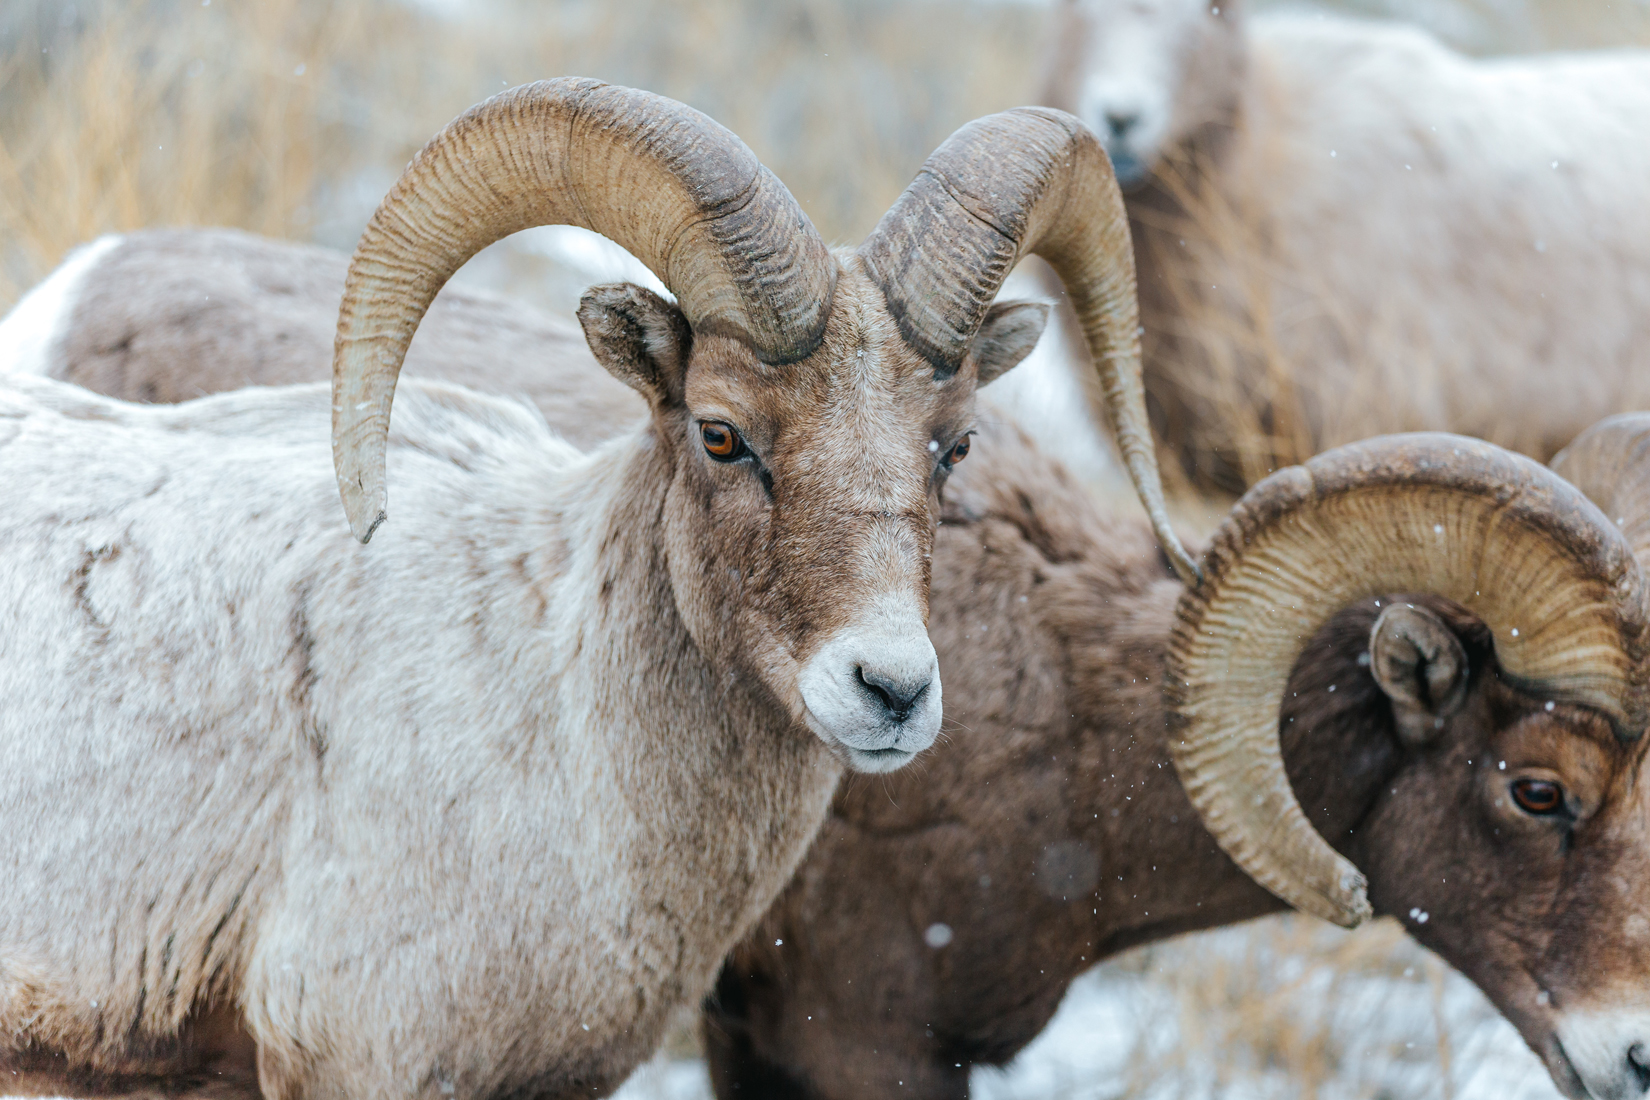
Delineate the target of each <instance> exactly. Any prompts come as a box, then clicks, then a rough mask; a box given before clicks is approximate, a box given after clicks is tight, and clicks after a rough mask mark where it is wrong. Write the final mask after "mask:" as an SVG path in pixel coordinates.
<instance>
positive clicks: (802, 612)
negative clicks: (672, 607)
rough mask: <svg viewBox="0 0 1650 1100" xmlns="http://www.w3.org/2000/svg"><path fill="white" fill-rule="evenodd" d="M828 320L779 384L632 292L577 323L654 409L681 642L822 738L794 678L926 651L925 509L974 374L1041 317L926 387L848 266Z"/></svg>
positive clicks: (1017, 313) (1026, 338)
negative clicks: (814, 345)
mask: <svg viewBox="0 0 1650 1100" xmlns="http://www.w3.org/2000/svg"><path fill="white" fill-rule="evenodd" d="M835 303H836V304H835V307H834V308H833V311H832V314H831V317H830V321H829V324H828V327H827V329H826V333H825V338H824V341H823V343H822V344H821V345H820V346H819V348H818V349H817V350H816V351H815V352H814V353H813V354H812V355H810V356H809V357H808V358H807V359H804V360H802V361H801V362H798V363H795V364H790V365H786V366H778V367H775V366H768V365H764V364H762V363H760V362H758V361H757V360H756V358H755V357H754V356H753V355H752V353H751V352H750V350H749V349H748V347H746V346H745V345H744V344H742V343H740V342H739V341H737V340H734V339H731V338H728V337H724V336H717V335H709V336H699V337H697V338H696V337H695V335H694V333H693V332H692V331H691V330H690V328H689V327H688V325H687V323H686V321H685V320H684V319H683V317H682V315H681V313H680V312H679V311H678V310H677V309H676V308H675V307H674V306H672V305H670V304H668V303H666V302H664V301H663V300H662V299H659V298H658V297H656V296H655V295H653V294H652V293H650V292H648V291H645V290H642V289H640V288H637V287H633V286H612V287H598V288H595V289H594V290H592V291H591V292H589V293H588V294H587V295H586V297H585V300H584V302H583V304H582V305H581V308H580V313H579V316H580V321H581V323H583V325H584V327H585V331H586V335H587V336H588V338H589V341H590V346H591V348H592V350H593V351H594V352H595V353H596V356H597V358H598V359H599V360H601V361H602V363H603V365H604V366H606V367H607V368H608V370H609V371H610V372H612V373H613V374H614V375H615V376H616V377H618V378H620V379H621V380H622V381H625V382H627V383H628V384H630V385H632V386H633V387H634V388H636V389H637V390H638V391H639V392H641V393H642V394H643V395H644V396H645V397H647V399H648V401H649V403H650V404H651V406H652V412H653V424H652V438H653V442H654V443H655V445H656V446H657V447H658V450H659V465H660V469H661V470H668V471H669V475H668V476H669V478H670V483H669V487H668V490H667V492H666V496H665V502H664V511H665V521H666V522H665V525H664V526H665V529H666V530H667V531H669V532H670V535H669V536H668V539H667V545H666V547H665V554H666V558H667V561H666V563H665V565H666V568H667V569H668V572H669V576H670V580H671V585H672V588H673V591H674V595H675V599H676V603H677V607H678V609H679V611H680V613H681V615H682V618H683V621H684V622H685V623H686V625H687V627H688V630H689V631H690V632H691V633H692V635H693V637H694V639H695V641H696V642H697V643H698V644H699V646H700V647H701V648H702V649H703V650H704V651H705V652H706V653H708V654H718V655H726V656H727V658H728V661H729V664H730V665H731V667H730V668H729V670H728V671H729V673H730V674H735V673H736V674H739V675H742V676H746V677H749V678H752V679H754V680H756V681H758V682H761V683H763V684H764V685H766V687H767V689H768V690H769V691H770V692H771V693H772V694H773V696H774V697H775V698H776V699H777V700H778V701H779V702H780V704H781V705H782V706H784V707H786V708H787V709H788V710H789V711H790V712H791V713H792V714H793V715H794V716H795V717H797V718H798V719H799V720H802V721H806V722H808V724H809V725H810V726H813V727H814V728H815V729H816V730H817V729H819V727H820V725H821V724H829V723H828V722H827V721H826V720H825V718H824V717H823V716H821V715H819V714H817V713H815V712H816V711H817V710H818V704H817V703H816V702H814V701H813V700H809V699H805V698H804V689H805V687H806V683H805V682H804V681H803V679H802V673H803V672H804V670H806V668H807V667H808V666H809V663H810V661H813V660H814V659H815V658H816V657H817V656H818V654H819V652H820V650H821V647H822V646H824V645H825V644H827V643H829V642H830V641H831V640H832V639H833V638H838V637H841V636H844V635H849V634H853V633H855V632H857V631H860V630H862V629H864V630H865V631H867V632H868V633H875V631H876V629H877V627H878V625H879V623H880V622H881V621H883V620H890V621H891V620H895V619H898V620H899V621H901V622H906V623H908V624H909V628H910V629H911V630H912V631H914V632H915V633H916V635H917V636H918V638H919V639H920V640H921V641H922V644H923V645H924V646H926V644H927V643H926V639H925V638H922V625H923V623H924V622H925V621H926V619H927V613H928V604H927V593H928V583H929V572H930V569H929V561H930V554H931V550H932V545H933V534H934V525H935V521H936V518H937V516H938V509H939V494H940V490H941V488H942V487H943V485H944V483H945V480H946V478H947V477H948V476H949V473H950V463H949V462H948V459H949V457H950V454H951V452H952V448H953V446H954V445H955V444H956V443H957V442H958V441H959V440H960V439H962V438H963V437H964V436H965V435H966V433H967V432H969V431H970V430H971V429H972V428H973V414H974V413H973V410H974V390H975V384H976V379H977V377H978V372H979V369H980V365H981V363H985V364H987V365H988V367H989V368H995V369H998V370H1000V369H1006V367H1001V366H999V364H1000V362H1001V361H1002V360H1003V358H1004V356H1005V354H1006V355H1007V357H1008V358H1009V359H1010V361H1011V363H1012V362H1013V361H1018V358H1019V357H1020V356H1022V355H1023V354H1024V353H1025V352H1026V351H1029V350H1030V347H1031V346H1032V345H1033V344H1034V343H1035V341H1036V337H1037V335H1038V334H1039V333H1040V331H1041V323H1040V321H1041V314H1040V313H1039V316H1038V323H1037V324H1036V325H1035V326H1034V327H1033V328H1032V329H1031V330H1029V331H1028V330H1027V325H1026V323H1025V318H1024V316H1023V314H1024V312H1025V310H1024V309H1023V308H1021V309H1015V308H1013V307H999V308H998V309H997V310H996V311H994V312H993V314H992V315H991V316H988V318H987V320H986V322H985V325H984V326H982V329H981V333H980V335H979V337H978V338H977V341H976V352H975V353H974V354H971V355H970V356H969V358H968V359H967V360H966V361H965V363H964V365H963V368H962V369H961V370H960V371H958V372H957V373H956V374H955V375H952V376H950V377H947V378H936V377H935V372H934V370H933V369H932V367H930V366H929V365H928V364H927V363H926V362H925V361H924V360H922V359H921V358H920V357H919V356H917V355H916V354H915V353H914V352H912V351H911V349H910V348H909V346H908V345H907V344H906V343H905V342H904V341H903V340H902V339H901V338H900V336H899V334H898V331H897V330H896V329H895V327H894V325H893V324H892V322H891V321H890V320H889V318H888V316H887V313H886V312H885V310H883V309H881V308H877V307H879V306H880V303H881V297H880V294H878V292H877V291H876V290H875V288H873V287H871V286H869V285H868V284H867V283H866V282H865V281H864V279H863V277H862V276H860V275H859V274H858V269H857V267H856V266H854V264H853V261H852V260H849V261H848V266H846V267H845V269H844V270H843V271H842V272H841V274H840V276H839V280H838V283H837V291H836V297H835ZM1005 349H1007V351H1006V352H1005ZM1016 351H1017V354H1016V353H1015V352H1016ZM1011 363H1010V365H1011ZM707 423H710V424H716V425H727V426H731V428H732V429H733V431H734V432H736V433H737V435H738V437H739V442H738V444H737V447H736V455H737V457H735V458H733V459H732V460H731V461H720V460H718V458H717V457H715V456H714V455H712V454H711V453H709V452H708V451H707V448H706V446H705V442H704V439H703V438H702V435H701V432H702V426H703V425H705V424H707ZM844 585H846V586H847V589H846V590H847V593H848V595H849V598H847V599H844V598H843V595H844V587H843V586H844ZM896 625H897V624H896ZM853 671H854V670H853V669H850V670H849V675H852V674H853ZM870 671H871V669H870V663H869V661H867V662H866V664H865V672H866V675H867V677H869V674H870ZM933 695H934V696H935V697H937V696H938V686H937V684H936V685H935V687H934V691H933ZM935 718H936V719H937V712H936V714H935ZM833 747H837V748H839V749H840V746H833ZM918 747H919V748H922V747H926V742H924V743H923V744H922V745H920V746H918ZM908 755H909V754H908V753H907V754H904V756H905V758H908ZM849 756H850V762H853V763H856V764H858V763H859V761H858V760H857V759H855V758H853V756H852V754H851V753H850V754H849Z"/></svg>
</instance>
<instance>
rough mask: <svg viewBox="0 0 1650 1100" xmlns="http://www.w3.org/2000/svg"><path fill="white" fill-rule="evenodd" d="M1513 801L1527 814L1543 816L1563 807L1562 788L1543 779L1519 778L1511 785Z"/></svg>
mask: <svg viewBox="0 0 1650 1100" xmlns="http://www.w3.org/2000/svg"><path fill="white" fill-rule="evenodd" d="M1512 796H1513V801H1514V802H1517V803H1518V808H1519V809H1521V810H1523V811H1524V812H1525V813H1527V814H1536V815H1538V816H1545V815H1547V814H1556V813H1558V812H1559V811H1560V810H1562V809H1564V788H1563V787H1560V786H1559V785H1558V784H1557V783H1550V782H1548V781H1547V780H1545V779H1520V780H1517V781H1515V782H1514V783H1513V785H1512Z"/></svg>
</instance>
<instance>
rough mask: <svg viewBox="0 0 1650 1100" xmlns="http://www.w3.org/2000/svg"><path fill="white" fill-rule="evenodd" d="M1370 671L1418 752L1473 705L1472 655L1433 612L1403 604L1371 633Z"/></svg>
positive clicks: (1384, 615) (1394, 606)
mask: <svg viewBox="0 0 1650 1100" xmlns="http://www.w3.org/2000/svg"><path fill="white" fill-rule="evenodd" d="M1369 670H1370V672H1371V673H1373V674H1374V676H1375V682H1376V683H1377V684H1379V685H1380V688H1381V690H1382V691H1384V692H1385V693H1386V696H1387V698H1388V699H1390V700H1392V716H1393V718H1394V719H1395V720H1396V722H1397V725H1398V737H1399V739H1400V740H1401V741H1403V743H1404V744H1406V745H1408V746H1409V747H1411V748H1418V747H1420V746H1421V745H1424V744H1426V743H1427V742H1429V741H1431V740H1432V739H1433V738H1435V737H1437V736H1438V734H1439V733H1441V732H1442V731H1443V728H1444V723H1445V720H1446V719H1448V718H1449V716H1450V715H1452V714H1454V713H1455V712H1456V711H1458V710H1460V709H1461V705H1462V704H1463V703H1465V702H1466V699H1467V671H1468V670H1467V651H1466V649H1465V648H1464V647H1463V646H1462V645H1461V639H1459V638H1457V637H1456V636H1455V631H1453V630H1451V629H1450V628H1449V626H1448V624H1446V623H1445V622H1444V620H1443V619H1441V618H1439V617H1438V616H1437V615H1436V614H1434V613H1433V612H1431V611H1429V610H1427V609H1426V608H1424V607H1413V606H1411V605H1409V604H1403V603H1397V604H1392V605H1390V606H1388V607H1387V609H1386V610H1385V611H1382V612H1381V617H1380V618H1378V619H1376V620H1375V626H1374V627H1373V628H1372V629H1371V630H1370V632H1369Z"/></svg>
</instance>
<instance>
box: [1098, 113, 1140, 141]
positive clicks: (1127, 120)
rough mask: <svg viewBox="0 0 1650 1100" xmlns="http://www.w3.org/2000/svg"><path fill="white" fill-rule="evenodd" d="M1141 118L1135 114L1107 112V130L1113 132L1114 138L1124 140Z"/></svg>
mask: <svg viewBox="0 0 1650 1100" xmlns="http://www.w3.org/2000/svg"><path fill="white" fill-rule="evenodd" d="M1139 121H1140V116H1139V115H1138V114H1136V113H1133V112H1128V113H1123V112H1114V111H1107V112H1106V128H1107V129H1109V130H1110V131H1111V134H1112V137H1115V138H1122V137H1124V136H1125V135H1127V134H1128V132H1129V131H1130V130H1132V129H1133V128H1134V126H1135V124H1136V123H1138V122H1139Z"/></svg>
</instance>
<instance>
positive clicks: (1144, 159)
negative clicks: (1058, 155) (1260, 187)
mask: <svg viewBox="0 0 1650 1100" xmlns="http://www.w3.org/2000/svg"><path fill="white" fill-rule="evenodd" d="M1239 23H1240V21H1239V19H1238V18H1237V14H1236V11H1235V10H1234V8H1233V6H1232V4H1231V3H1230V2H1228V0H1067V2H1066V3H1065V4H1064V5H1063V6H1062V9H1061V11H1060V14H1059V18H1058V23H1057V31H1056V33H1057V35H1058V42H1059V45H1058V46H1057V49H1058V50H1059V51H1060V53H1061V54H1062V58H1061V61H1062V63H1063V65H1064V66H1066V67H1067V68H1068V69H1069V70H1070V71H1069V73H1068V75H1067V77H1066V78H1065V81H1064V83H1065V86H1066V87H1065V91H1064V92H1063V93H1060V94H1058V95H1057V97H1056V98H1059V99H1064V100H1066V102H1063V103H1057V104H1056V105H1057V106H1062V107H1065V108H1067V109H1068V110H1070V111H1071V112H1072V113H1073V114H1075V115H1077V116H1078V117H1079V118H1081V119H1082V120H1083V121H1084V122H1085V123H1087V124H1088V125H1089V127H1090V128H1091V129H1093V130H1094V132H1095V133H1096V134H1098V135H1100V139H1101V141H1102V142H1104V143H1105V146H1106V152H1107V153H1108V154H1110V156H1111V160H1112V165H1113V167H1114V168H1115V169H1116V172H1117V182H1118V183H1119V184H1120V185H1121V186H1122V187H1123V188H1124V189H1125V190H1127V189H1129V188H1132V187H1137V186H1139V185H1140V184H1142V183H1144V182H1145V180H1146V178H1147V177H1148V176H1150V174H1151V172H1152V169H1153V168H1154V167H1155V166H1156V164H1157V162H1158V160H1159V158H1160V157H1162V155H1163V153H1164V152H1165V150H1167V149H1168V148H1169V147H1171V146H1173V145H1176V144H1179V143H1180V142H1182V141H1184V140H1186V139H1187V138H1188V137H1190V136H1191V135H1192V134H1194V133H1195V132H1196V131H1197V130H1198V129H1200V128H1201V127H1203V126H1206V125H1208V124H1209V123H1211V122H1217V121H1220V120H1222V119H1224V118H1225V117H1227V116H1228V115H1229V113H1230V110H1231V105H1232V104H1233V102H1234V98H1235V84H1236V80H1237V76H1238V73H1239V71H1240V69H1241V67H1242V39H1241V28H1240V25H1239Z"/></svg>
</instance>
